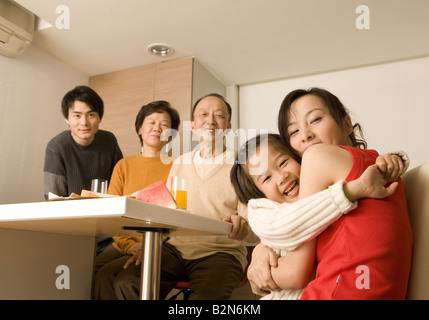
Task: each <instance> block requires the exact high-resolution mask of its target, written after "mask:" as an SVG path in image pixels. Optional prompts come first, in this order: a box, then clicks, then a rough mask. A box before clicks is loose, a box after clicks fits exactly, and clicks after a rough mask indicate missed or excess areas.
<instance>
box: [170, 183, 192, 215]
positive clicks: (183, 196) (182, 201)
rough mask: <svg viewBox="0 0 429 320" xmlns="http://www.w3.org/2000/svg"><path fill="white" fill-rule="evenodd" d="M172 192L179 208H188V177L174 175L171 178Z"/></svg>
mask: <svg viewBox="0 0 429 320" xmlns="http://www.w3.org/2000/svg"><path fill="white" fill-rule="evenodd" d="M171 194H172V196H173V198H174V200H176V203H177V206H178V207H179V209H184V210H186V205H187V202H188V183H187V180H186V178H182V177H178V176H174V177H173V179H171Z"/></svg>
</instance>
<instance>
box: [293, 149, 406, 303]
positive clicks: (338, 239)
mask: <svg viewBox="0 0 429 320" xmlns="http://www.w3.org/2000/svg"><path fill="white" fill-rule="evenodd" d="M340 147H342V148H344V149H347V150H348V151H349V152H350V153H351V154H352V156H353V167H352V169H351V171H350V173H349V175H348V176H347V178H346V181H351V180H354V179H356V178H358V177H359V176H360V175H361V174H362V172H363V171H365V169H366V168H367V167H368V166H369V165H371V164H374V163H375V159H376V158H377V156H378V153H377V152H376V151H374V150H363V149H358V148H352V147H345V146H340ZM316 248H317V249H316V258H317V261H318V266H317V272H316V278H315V280H313V281H311V282H310V283H309V285H308V286H307V288H306V289H305V290H304V292H303V294H302V297H301V299H405V298H406V292H407V285H408V278H409V274H410V270H411V257H412V232H411V226H410V221H409V218H408V208H407V203H406V198H405V185H404V183H403V181H402V180H401V179H400V180H399V186H398V188H397V190H396V192H395V193H394V194H393V195H392V196H390V197H387V198H385V199H369V198H365V199H360V200H359V201H358V208H356V209H355V210H353V211H351V212H349V213H348V214H346V215H344V216H343V217H342V218H341V219H339V220H338V221H336V222H335V223H333V224H332V225H331V226H330V227H329V228H327V229H326V230H325V231H324V232H323V233H322V234H320V235H319V237H318V239H317V247H316Z"/></svg>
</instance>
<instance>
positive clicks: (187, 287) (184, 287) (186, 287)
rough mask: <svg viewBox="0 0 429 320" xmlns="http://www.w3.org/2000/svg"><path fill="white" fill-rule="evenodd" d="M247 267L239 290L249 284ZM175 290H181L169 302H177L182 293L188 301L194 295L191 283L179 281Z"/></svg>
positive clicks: (238, 286)
mask: <svg viewBox="0 0 429 320" xmlns="http://www.w3.org/2000/svg"><path fill="white" fill-rule="evenodd" d="M247 267H248V266H246V268H245V269H244V273H243V277H242V278H241V280H240V283H239V284H238V285H237V289H238V288H241V287H243V286H244V285H245V284H246V282H247ZM174 289H177V290H179V292H178V293H176V294H175V295H173V296H172V297H171V298H169V300H175V299H176V298H177V297H178V296H179V295H180V294H181V293H182V294H183V300H188V299H189V296H190V295H191V294H192V291H193V289H192V286H191V284H190V283H189V281H184V280H182V281H177V282H176V285H175V286H174Z"/></svg>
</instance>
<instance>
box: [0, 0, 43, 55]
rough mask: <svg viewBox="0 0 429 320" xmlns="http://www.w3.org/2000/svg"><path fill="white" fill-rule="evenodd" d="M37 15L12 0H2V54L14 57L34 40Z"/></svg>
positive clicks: (0, 40) (0, 22) (0, 8)
mask: <svg viewBox="0 0 429 320" xmlns="http://www.w3.org/2000/svg"><path fill="white" fill-rule="evenodd" d="M35 19H36V17H35V15H34V14H32V13H31V12H29V11H27V10H26V9H24V8H23V7H21V6H20V5H18V4H16V3H15V2H13V1H11V0H0V54H1V55H3V56H6V57H9V58H13V57H16V56H19V55H21V54H22V53H24V51H25V50H27V48H28V47H29V46H30V45H31V43H32V41H33V34H34V26H35Z"/></svg>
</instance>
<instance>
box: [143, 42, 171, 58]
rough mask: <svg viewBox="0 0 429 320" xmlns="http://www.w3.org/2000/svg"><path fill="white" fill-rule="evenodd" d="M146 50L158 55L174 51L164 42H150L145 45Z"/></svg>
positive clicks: (167, 54)
mask: <svg viewBox="0 0 429 320" xmlns="http://www.w3.org/2000/svg"><path fill="white" fill-rule="evenodd" d="M147 51H148V52H149V53H150V54H153V55H155V56H160V57H166V56H171V55H172V54H173V53H174V49H173V48H171V47H169V46H168V45H166V44H164V43H152V44H151V45H149V46H148V47H147Z"/></svg>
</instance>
